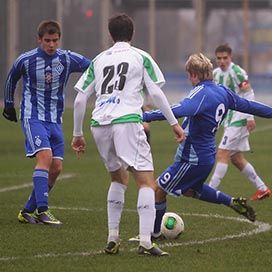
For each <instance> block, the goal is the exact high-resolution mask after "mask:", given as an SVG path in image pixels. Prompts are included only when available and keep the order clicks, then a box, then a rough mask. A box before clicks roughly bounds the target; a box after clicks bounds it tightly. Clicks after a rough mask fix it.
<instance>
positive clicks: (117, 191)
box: [107, 181, 127, 242]
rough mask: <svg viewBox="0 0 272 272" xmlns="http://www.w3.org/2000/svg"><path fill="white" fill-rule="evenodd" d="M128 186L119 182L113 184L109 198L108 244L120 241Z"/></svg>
mask: <svg viewBox="0 0 272 272" xmlns="http://www.w3.org/2000/svg"><path fill="white" fill-rule="evenodd" d="M126 189H127V186H126V185H123V184H121V183H119V182H114V181H113V182H111V185H110V188H109V191H108V198H107V202H108V204H107V209H108V230H109V234H108V242H110V241H117V240H118V239H119V224H120V220H121V215H122V211H123V206H124V202H125V192H126Z"/></svg>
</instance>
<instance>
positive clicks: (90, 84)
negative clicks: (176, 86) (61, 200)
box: [72, 14, 184, 256]
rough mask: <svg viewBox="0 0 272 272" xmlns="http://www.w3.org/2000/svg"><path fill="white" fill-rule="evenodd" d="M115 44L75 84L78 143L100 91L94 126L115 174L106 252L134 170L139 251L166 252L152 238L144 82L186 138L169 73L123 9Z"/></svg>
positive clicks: (113, 249)
mask: <svg viewBox="0 0 272 272" xmlns="http://www.w3.org/2000/svg"><path fill="white" fill-rule="evenodd" d="M108 28H109V32H110V34H111V37H112V39H113V41H114V45H113V46H112V47H111V48H109V49H108V50H106V51H104V52H102V53H101V54H99V55H98V56H97V57H96V58H95V59H94V60H93V61H92V62H91V65H90V67H89V68H88V70H87V71H86V72H85V73H84V74H83V75H82V77H81V78H80V80H79V81H78V83H77V84H76V86H75V89H76V90H78V91H79V93H78V95H77V97H76V99H75V104H74V132H73V136H74V137H73V140H72V147H73V149H74V150H75V151H76V152H77V153H80V152H83V151H84V148H85V140H84V137H83V132H82V122H83V118H84V114H85V109H86V102H87V99H88V97H89V96H90V95H91V94H92V93H94V92H96V96H97V99H96V103H95V108H94V110H93V113H92V120H91V131H92V134H93V137H94V139H95V142H96V145H97V148H98V151H99V153H100V155H101V158H102V160H103V161H104V163H105V166H106V168H107V170H108V172H109V173H110V176H111V185H110V188H109V191H108V199H107V202H108V204H107V209H108V229H109V234H108V243H107V246H106V248H105V252H106V253H108V254H116V253H118V250H119V246H120V243H119V224H120V219H121V214H122V209H123V205H124V195H125V191H126V188H127V185H128V172H127V170H130V171H131V173H132V174H133V176H134V179H135V181H136V183H137V186H138V188H139V193H138V203H137V210H138V214H139V232H140V245H139V248H138V253H139V254H146V255H155V256H164V255H168V254H167V253H166V252H163V251H162V250H160V249H159V248H158V247H157V246H156V245H154V244H152V243H151V232H152V230H153V225H154V220H155V194H154V187H155V180H154V176H153V170H154V169H153V161H152V155H151V151H150V146H149V144H148V142H147V140H146V135H145V133H144V129H143V125H142V106H143V95H142V90H143V86H145V87H146V89H147V91H148V93H149V95H150V97H151V98H152V100H153V103H154V104H155V105H156V106H157V107H158V108H160V109H161V111H162V112H163V114H164V115H165V117H166V119H167V120H168V122H169V123H170V125H171V126H172V128H173V131H174V133H175V134H176V138H177V140H178V141H179V142H181V141H182V140H183V139H184V133H183V130H182V128H181V127H180V126H179V125H178V122H177V120H176V118H175V117H174V115H173V113H172V111H171V109H170V106H169V103H168V101H167V99H166V97H165V95H164V94H163V92H162V91H161V89H160V87H159V86H160V85H161V84H163V83H164V77H163V75H162V73H161V71H160V69H159V67H158V66H157V64H156V63H155V62H154V60H153V59H152V58H151V57H150V56H149V55H148V54H147V53H146V52H144V51H142V50H139V49H137V48H135V47H132V46H131V45H130V41H131V39H132V36H133V32H134V27H133V22H132V20H131V18H130V17H128V16H127V15H125V14H120V15H116V16H114V17H112V18H111V19H110V20H109V24H108Z"/></svg>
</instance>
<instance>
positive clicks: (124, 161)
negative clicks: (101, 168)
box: [91, 123, 154, 172]
mask: <svg viewBox="0 0 272 272" xmlns="http://www.w3.org/2000/svg"><path fill="white" fill-rule="evenodd" d="M91 131H92V134H93V137H94V140H95V142H96V145H97V148H98V151H99V153H100V156H101V158H102V160H103V161H104V164H105V166H106V168H107V169H108V171H109V172H113V171H116V170H118V169H120V168H121V166H123V167H124V168H125V169H126V168H128V167H129V166H130V167H134V168H135V169H136V170H137V171H153V170H154V168H153V159H152V155H151V150H150V146H149V144H148V142H147V140H146V135H145V133H144V128H143V125H142V124H140V123H123V124H114V125H107V126H100V127H91Z"/></svg>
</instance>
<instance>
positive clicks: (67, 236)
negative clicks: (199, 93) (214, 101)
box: [0, 110, 272, 272]
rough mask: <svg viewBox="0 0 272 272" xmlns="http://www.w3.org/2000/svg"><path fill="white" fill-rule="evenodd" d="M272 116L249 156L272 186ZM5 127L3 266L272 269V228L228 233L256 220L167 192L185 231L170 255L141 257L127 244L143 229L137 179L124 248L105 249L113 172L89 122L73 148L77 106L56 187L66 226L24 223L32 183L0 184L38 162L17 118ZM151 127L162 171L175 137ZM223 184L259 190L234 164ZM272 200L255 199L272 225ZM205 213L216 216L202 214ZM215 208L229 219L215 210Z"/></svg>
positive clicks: (54, 198) (233, 189)
mask: <svg viewBox="0 0 272 272" xmlns="http://www.w3.org/2000/svg"><path fill="white" fill-rule="evenodd" d="M86 119H87V118H86ZM270 122H271V121H269V120H261V119H257V130H256V132H254V133H253V134H252V136H251V145H252V149H253V152H252V153H249V154H247V158H248V160H249V161H250V162H251V163H252V164H253V165H254V166H255V167H256V170H257V171H258V173H259V174H260V176H261V177H262V178H263V179H264V180H265V182H266V183H267V184H268V185H269V186H270V187H272V181H271V168H270V167H271V154H272V147H271V138H272V129H271V128H272V127H271V128H270V127H269V126H270ZM0 127H1V134H0V143H1V157H0V180H1V183H0V209H1V213H0V271H5V272H7V271H120V272H121V271H145V270H146V271H239V272H240V271H271V265H272V258H271V252H272V244H271V239H272V235H271V234H272V231H271V230H270V231H266V232H262V233H258V234H255V235H251V236H248V235H245V236H244V237H236V238H233V239H223V238H224V237H226V236H227V235H228V236H229V237H232V236H235V235H236V236H239V234H241V233H245V234H247V233H249V232H250V231H252V230H254V229H256V228H257V226H255V225H253V224H251V223H249V222H245V221H238V220H235V219H237V218H239V217H238V215H237V214H236V213H234V212H233V211H232V210H231V209H229V208H226V207H224V206H222V205H214V204H209V203H204V202H201V201H197V200H194V199H189V198H178V199H176V198H168V200H169V201H168V203H169V204H168V210H169V211H173V212H177V213H179V214H180V215H181V216H182V218H183V219H184V222H185V232H184V234H182V235H181V236H180V238H179V239H178V240H177V241H175V243H176V246H175V245H174V244H172V245H171V246H169V245H168V246H167V245H166V244H164V243H162V245H164V249H165V250H167V251H169V252H170V254H171V256H170V257H168V258H149V257H140V256H138V255H137V254H136V253H135V251H133V250H134V249H135V248H136V245H133V244H129V243H128V242H127V239H128V238H129V237H131V236H133V235H135V234H137V233H138V216H137V213H136V209H135V207H136V201H137V193H136V186H135V184H134V182H133V180H131V181H130V186H129V188H128V190H127V193H126V203H125V211H124V214H123V217H122V224H121V239H122V243H121V252H120V254H119V255H118V256H108V255H104V254H103V253H100V252H101V250H102V249H103V247H104V246H105V242H106V237H107V220H106V196H107V189H108V186H109V177H108V174H107V173H106V171H105V169H104V165H103V164H102V162H101V161H100V158H99V155H98V152H97V150H96V147H95V145H94V143H93V140H92V138H91V136H90V133H89V130H88V120H86V125H85V136H86V139H87V140H88V146H87V150H86V153H85V154H84V155H83V157H82V158H81V159H79V160H78V159H77V158H76V156H75V155H74V154H73V152H72V151H71V148H70V140H71V134H72V111H71V110H67V112H66V113H65V116H64V130H65V137H66V153H65V162H64V170H63V173H62V174H63V175H65V176H66V178H65V179H63V180H59V181H58V184H57V186H56V187H55V188H54V189H53V191H52V193H50V205H51V206H52V207H53V208H52V211H53V212H54V214H55V215H56V217H57V218H59V219H60V220H61V221H63V222H64V225H63V226H62V227H59V228H58V227H48V226H35V225H32V226H31V225H22V224H19V223H18V222H17V213H18V211H19V209H20V208H22V207H23V205H24V203H25V201H26V199H27V197H28V195H29V193H30V190H31V187H28V188H22V189H18V190H13V191H6V192H1V190H3V189H4V188H8V187H11V186H20V185H22V184H25V183H30V182H31V175H32V169H33V166H34V164H35V161H34V160H30V159H26V158H25V156H24V146H23V142H24V139H23V135H22V133H21V129H20V125H19V124H15V123H10V122H7V121H6V120H4V119H3V118H0ZM262 129H263V130H262ZM151 130H152V136H151V137H152V138H151V142H152V150H153V156H154V164H155V169H156V170H155V172H156V176H157V175H159V173H160V172H161V171H163V170H164V169H165V168H166V167H167V166H168V165H169V164H170V163H171V162H172V160H173V156H174V152H175V149H176V143H175V141H174V138H173V136H172V133H171V131H170V129H169V127H168V126H167V124H166V123H165V122H157V123H153V124H152V125H151ZM219 134H220V133H219ZM218 136H219V135H218ZM69 176H70V177H69ZM220 189H221V190H222V191H224V192H226V193H228V194H231V195H235V196H239V195H242V196H246V197H250V196H251V195H252V194H253V193H254V192H255V188H253V187H252V185H251V184H250V183H249V182H248V181H247V180H246V179H245V178H244V177H243V176H242V175H241V174H240V173H239V171H238V170H236V169H235V168H234V167H233V166H230V168H229V172H228V173H227V175H226V177H225V179H224V181H223V182H222V185H221V188H220ZM271 202H272V198H271V199H266V200H263V201H259V202H254V203H251V204H252V206H253V207H254V208H255V209H256V211H257V216H258V220H259V221H261V222H265V223H268V224H270V225H272V216H271V211H272V209H271V204H272V203H271ZM62 208H63V209H62ZM197 214H199V215H197ZM203 214H204V215H205V214H211V216H207V217H204V216H203ZM216 214H217V215H221V216H223V217H225V218H215V217H213V216H212V215H216ZM229 217H231V218H229ZM213 238H215V241H212V240H213ZM201 241H203V243H201ZM84 253H85V254H84ZM4 258H6V259H4Z"/></svg>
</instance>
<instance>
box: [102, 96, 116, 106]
mask: <svg viewBox="0 0 272 272" xmlns="http://www.w3.org/2000/svg"><path fill="white" fill-rule="evenodd" d="M120 101H121V100H120V97H119V96H111V97H109V98H108V99H106V100H104V101H102V102H101V103H100V104H99V107H102V106H103V105H105V104H119V103H120Z"/></svg>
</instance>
